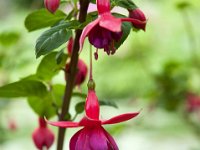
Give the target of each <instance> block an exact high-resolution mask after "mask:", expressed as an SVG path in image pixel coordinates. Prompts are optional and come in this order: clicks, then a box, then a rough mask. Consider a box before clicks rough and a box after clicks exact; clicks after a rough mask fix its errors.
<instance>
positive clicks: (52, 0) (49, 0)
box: [44, 0, 60, 13]
mask: <svg viewBox="0 0 200 150" xmlns="http://www.w3.org/2000/svg"><path fill="white" fill-rule="evenodd" d="M44 5H45V7H46V8H47V10H48V11H49V12H51V13H55V12H56V10H57V9H58V7H59V5H60V0H44Z"/></svg>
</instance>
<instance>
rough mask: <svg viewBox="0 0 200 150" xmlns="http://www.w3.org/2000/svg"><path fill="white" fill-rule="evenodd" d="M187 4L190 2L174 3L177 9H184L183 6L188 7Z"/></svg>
mask: <svg viewBox="0 0 200 150" xmlns="http://www.w3.org/2000/svg"><path fill="white" fill-rule="evenodd" d="M189 6H191V4H190V3H188V2H180V3H178V4H177V5H176V7H177V8H178V9H185V8H188V7H189Z"/></svg>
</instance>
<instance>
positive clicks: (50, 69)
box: [36, 52, 67, 81]
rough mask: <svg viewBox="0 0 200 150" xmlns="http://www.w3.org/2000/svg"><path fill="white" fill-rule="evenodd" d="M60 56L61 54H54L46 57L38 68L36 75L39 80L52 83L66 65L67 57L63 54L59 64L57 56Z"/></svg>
mask: <svg viewBox="0 0 200 150" xmlns="http://www.w3.org/2000/svg"><path fill="white" fill-rule="evenodd" d="M58 54H59V52H52V53H50V54H48V55H46V56H44V58H43V59H42V61H41V62H40V64H39V66H38V68H37V72H36V75H37V77H38V78H40V79H41V80H43V81H44V80H45V81H50V80H51V79H52V78H53V77H54V76H55V75H56V74H57V73H58V72H59V71H60V69H61V68H62V67H63V66H64V65H65V63H66V60H67V55H66V54H62V58H60V60H59V63H57V62H58V61H57V60H56V56H57V55H58Z"/></svg>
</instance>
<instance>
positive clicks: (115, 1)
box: [111, 0, 137, 10]
mask: <svg viewBox="0 0 200 150" xmlns="http://www.w3.org/2000/svg"><path fill="white" fill-rule="evenodd" d="M111 2H112V6H113V7H114V6H120V7H123V8H125V9H129V10H134V9H136V8H137V6H136V5H135V3H134V2H133V1H132V0H112V1H111Z"/></svg>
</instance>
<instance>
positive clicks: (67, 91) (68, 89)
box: [57, 0, 89, 150]
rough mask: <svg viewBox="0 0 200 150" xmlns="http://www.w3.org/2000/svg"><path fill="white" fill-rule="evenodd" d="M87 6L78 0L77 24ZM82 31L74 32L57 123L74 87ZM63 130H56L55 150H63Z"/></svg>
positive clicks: (62, 114) (83, 19)
mask: <svg viewBox="0 0 200 150" xmlns="http://www.w3.org/2000/svg"><path fill="white" fill-rule="evenodd" d="M88 5H89V0H80V15H79V22H81V23H83V22H85V20H86V17H87V9H88ZM81 33H82V30H76V35H75V40H74V45H73V50H72V56H71V62H70V66H69V73H68V77H67V82H66V86H65V92H64V98H63V103H62V109H61V114H60V116H59V121H62V120H65V116H66V114H67V113H68V111H69V106H70V99H71V96H72V91H73V87H74V80H75V75H76V71H77V69H76V68H77V62H78V51H79V39H80V36H81ZM65 131H66V130H65V128H59V130H58V141H57V150H63V145H64V137H65Z"/></svg>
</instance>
